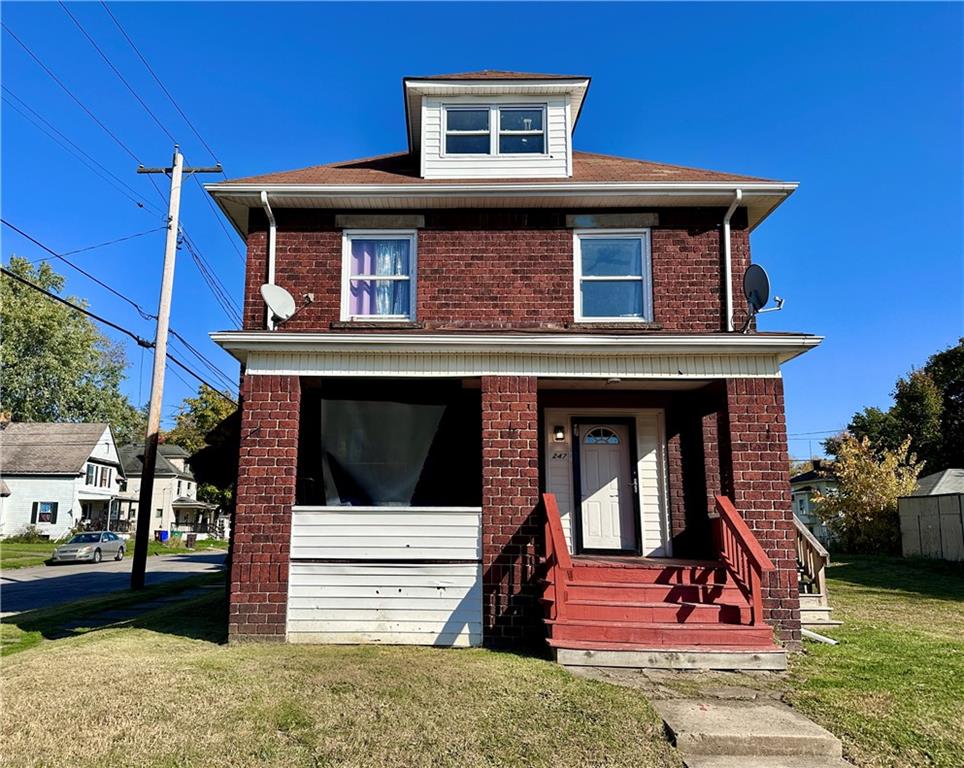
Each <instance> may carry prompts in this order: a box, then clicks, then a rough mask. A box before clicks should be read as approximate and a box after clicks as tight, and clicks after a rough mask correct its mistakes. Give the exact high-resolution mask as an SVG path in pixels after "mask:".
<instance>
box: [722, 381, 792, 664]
mask: <svg viewBox="0 0 964 768" xmlns="http://www.w3.org/2000/svg"><path fill="white" fill-rule="evenodd" d="M723 421H724V422H725V424H726V426H727V427H728V429H727V430H726V433H725V434H723V431H722V430H721V434H720V435H719V437H720V443H721V446H720V447H721V472H722V474H723V477H724V483H723V485H724V490H725V492H726V493H728V494H729V495H730V496H731V498H732V499H733V503H734V505H735V506H736V508H737V510H738V511H739V512H740V514H741V515H743V517H744V519H745V520H746V522H747V525H749V527H750V529H751V530H752V531H753V532H754V534H755V535H756V536H757V538H758V539H759V540H760V544H762V545H763V548H764V550H765V551H766V553H767V554H768V555H769V556H770V559H771V560H773V564H774V565H775V566H776V568H777V570H776V572H775V573H772V574H770V576H769V577H768V578H766V579H765V580H764V589H763V612H764V617H765V619H766V621H767V622H768V623H770V624H771V625H773V626H775V627H776V628H777V629H778V632H779V635H780V638H781V639H782V640H783V642H784V644H785V645H786V646H787V647H788V648H791V649H796V648H799V646H800V597H799V592H798V586H797V558H796V542H795V536H796V531H795V529H794V526H793V507H792V505H791V500H790V463H789V462H790V460H789V454H788V452H787V426H786V416H785V411H784V405H783V381H782V380H781V379H727V381H726V413H725V418H724V420H723Z"/></svg>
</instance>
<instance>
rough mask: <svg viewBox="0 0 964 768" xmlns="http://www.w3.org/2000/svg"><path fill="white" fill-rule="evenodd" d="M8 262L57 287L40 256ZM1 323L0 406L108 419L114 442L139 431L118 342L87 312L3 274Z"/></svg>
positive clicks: (47, 415)
mask: <svg viewBox="0 0 964 768" xmlns="http://www.w3.org/2000/svg"><path fill="white" fill-rule="evenodd" d="M7 268H8V269H9V270H10V271H11V272H13V273H14V274H16V275H18V276H20V277H22V278H24V279H26V280H29V281H30V282H32V283H34V284H36V285H39V286H40V287H41V288H45V289H46V290H48V291H52V292H55V293H59V292H60V291H61V290H62V289H63V287H64V278H63V276H62V275H59V274H57V272H55V271H54V270H53V269H52V268H51V266H50V265H49V264H48V263H47V262H40V264H39V265H38V266H36V267H34V266H33V265H32V264H31V263H30V262H29V261H27V260H26V259H23V258H19V257H17V256H11V257H10V263H9V265H8V267H7ZM68 300H69V301H71V302H73V303H75V304H78V305H80V306H86V303H85V302H82V301H80V300H78V299H76V298H69V299H68ZM0 329H2V334H3V339H2V344H0V371H2V376H3V389H2V391H0V410H3V411H9V412H10V414H11V418H12V419H13V420H14V421H40V422H65V421H67V422H82V421H86V422H107V423H108V424H110V425H111V426H112V427H113V429H114V434H115V436H116V437H117V439H118V441H120V442H126V441H129V440H131V439H137V438H143V434H144V426H145V422H144V421H143V419H142V416H141V414H140V413H139V412H138V411H137V409H136V408H134V406H133V405H131V403H130V401H129V400H128V399H127V397H125V396H124V394H123V393H121V391H120V385H121V382H123V380H124V371H125V369H126V367H127V359H126V356H125V354H124V348H123V346H122V345H120V344H118V343H116V342H113V341H111V340H110V339H108V338H107V337H106V336H104V334H102V333H101V332H100V330H99V329H98V328H97V326H96V325H94V323H93V322H92V321H91V320H90V319H88V318H87V317H86V316H84V315H83V314H81V313H80V312H77V311H76V310H73V309H70V308H69V307H66V306H64V305H62V304H59V303H57V302H55V301H54V300H53V299H50V298H48V297H45V296H44V295H43V294H41V293H39V292H38V291H35V290H34V289H33V288H30V287H28V286H26V285H23V284H22V283H18V282H17V281H15V280H13V279H11V278H8V277H6V276H5V277H4V278H3V280H0Z"/></svg>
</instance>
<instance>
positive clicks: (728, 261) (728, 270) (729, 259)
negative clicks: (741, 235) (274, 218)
mask: <svg viewBox="0 0 964 768" xmlns="http://www.w3.org/2000/svg"><path fill="white" fill-rule="evenodd" d="M261 195H262V199H265V198H264V192H262V193H261ZM742 200H743V190H742V189H738V190H736V193H735V194H734V195H733V202H732V203H730V207H729V208H728V209H727V211H726V215H725V216H724V217H723V286H724V288H723V292H724V294H725V298H726V330H727V331H732V330H733V254H732V250H731V246H730V219H731V218H733V214H734V213H736V209H737V208H739V207H740V202H741V201H742Z"/></svg>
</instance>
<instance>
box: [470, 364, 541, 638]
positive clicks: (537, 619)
mask: <svg viewBox="0 0 964 768" xmlns="http://www.w3.org/2000/svg"><path fill="white" fill-rule="evenodd" d="M538 421H539V415H538V408H537V404H536V379H535V378H534V377H510V376H483V377H482V613H483V618H482V627H483V641H484V643H485V645H487V646H490V647H506V646H511V645H519V644H521V643H525V642H531V641H533V640H535V639H537V638H541V637H542V636H543V635H542V628H541V617H542V614H541V611H540V607H539V603H538V599H537V598H538V590H537V588H536V585H535V583H534V582H535V578H536V576H537V574H536V569H537V565H538V556H537V553H538V551H539V548H538V546H537V545H538V542H539V541H540V539H541V536H542V523H541V521H540V520H539V519H538V517H537V509H536V507H537V505H538V502H539V444H538V431H539V430H538Z"/></svg>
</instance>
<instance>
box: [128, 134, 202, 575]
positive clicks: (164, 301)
mask: <svg viewBox="0 0 964 768" xmlns="http://www.w3.org/2000/svg"><path fill="white" fill-rule="evenodd" d="M137 172H138V173H163V174H164V175H165V176H169V177H170V179H171V195H170V200H169V201H168V206H169V207H168V213H167V240H166V242H165V244H164V270H163V272H162V275H161V297H160V299H159V301H158V304H157V330H156V332H155V335H154V372H153V374H152V375H151V405H150V409H149V410H148V415H147V434H146V436H145V438H144V468H143V470H142V471H141V489H140V494H139V496H138V500H137V528H136V530H135V534H134V563H133V566H132V569H131V589H143V588H144V572H145V570H146V569H147V546H148V543H149V541H150V534H151V519H152V517H153V512H154V510H153V509H152V507H153V504H152V499H153V496H154V470H155V468H156V467H157V444H158V438H159V436H160V434H159V433H160V429H161V401H162V399H163V397H164V364H165V363H166V362H167V331H168V326H169V324H170V317H171V293H172V292H173V289H174V260H175V256H176V255H177V240H178V233H179V231H180V228H179V223H178V215H179V213H180V209H181V179H182V178H183V177H184V175H191V174H193V173H221V166H220V165H217V166H215V167H213V168H185V167H184V155H182V154H181V150H180V149H179V148H178V146H177V145H176V144H175V145H174V159H173V161H172V163H171V167H170V168H145V167H144V166H140V167H139V168H138V169H137Z"/></svg>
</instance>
